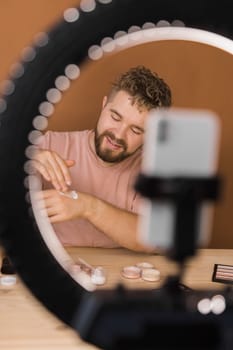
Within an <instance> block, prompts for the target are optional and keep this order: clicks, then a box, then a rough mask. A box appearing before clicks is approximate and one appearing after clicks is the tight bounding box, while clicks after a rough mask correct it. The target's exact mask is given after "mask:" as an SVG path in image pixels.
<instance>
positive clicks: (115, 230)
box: [85, 196, 151, 252]
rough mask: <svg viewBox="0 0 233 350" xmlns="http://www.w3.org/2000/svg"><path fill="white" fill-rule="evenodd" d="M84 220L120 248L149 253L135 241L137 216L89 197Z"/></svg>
mask: <svg viewBox="0 0 233 350" xmlns="http://www.w3.org/2000/svg"><path fill="white" fill-rule="evenodd" d="M88 201H89V204H88V206H87V208H88V209H87V211H86V215H85V217H86V219H87V220H88V221H90V222H91V223H92V224H93V225H94V226H95V227H96V228H97V229H99V230H100V231H102V232H104V233H105V234H106V235H108V236H109V237H110V238H111V239H112V240H114V241H115V242H117V243H118V244H119V245H120V246H122V247H125V248H128V249H132V250H135V251H145V252H146V251H147V252H149V251H151V249H148V248H146V247H144V246H143V245H141V244H140V243H139V242H138V241H137V225H138V215H137V214H134V213H131V212H128V211H126V210H123V209H120V208H117V207H115V206H113V205H111V204H109V203H107V202H105V201H103V200H100V199H98V198H96V197H92V196H90V197H89V198H88Z"/></svg>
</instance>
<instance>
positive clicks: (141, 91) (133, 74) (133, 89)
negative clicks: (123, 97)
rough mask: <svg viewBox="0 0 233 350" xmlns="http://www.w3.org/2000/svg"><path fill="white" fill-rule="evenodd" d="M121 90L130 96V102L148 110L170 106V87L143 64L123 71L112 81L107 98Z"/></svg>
mask: <svg viewBox="0 0 233 350" xmlns="http://www.w3.org/2000/svg"><path fill="white" fill-rule="evenodd" d="M120 90H123V91H126V92H127V93H128V94H129V95H130V96H132V98H133V99H132V104H134V103H136V104H137V105H138V106H139V107H145V108H147V109H148V110H150V109H152V108H157V107H169V106H171V103H172V102H171V100H172V98H171V89H170V87H169V86H168V85H167V84H166V83H165V81H164V80H163V79H161V78H160V77H159V76H158V74H157V73H155V72H152V71H151V70H150V69H148V68H146V67H144V66H137V67H134V68H131V69H129V70H128V71H127V72H125V73H123V74H122V75H121V76H120V77H119V78H118V79H117V80H116V81H115V82H113V83H112V90H111V92H110V94H109V98H111V97H112V95H114V94H115V93H116V92H118V91H120Z"/></svg>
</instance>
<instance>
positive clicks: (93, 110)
mask: <svg viewBox="0 0 233 350" xmlns="http://www.w3.org/2000/svg"><path fill="white" fill-rule="evenodd" d="M5 3H7V4H3V2H1V3H0V37H1V45H2V47H1V52H2V53H1V58H0V62H1V65H0V80H2V79H5V78H6V76H7V71H8V69H9V67H10V65H11V64H12V63H14V62H15V61H16V60H17V59H18V57H19V55H20V52H21V50H22V48H23V47H25V46H27V45H28V44H29V43H30V42H31V41H32V39H33V37H34V35H35V34H36V33H37V32H39V31H43V30H45V29H46V28H48V27H49V26H50V25H51V24H52V23H55V21H56V19H57V18H58V17H60V16H61V15H62V12H63V10H64V9H65V8H67V7H70V6H75V5H76V4H77V3H78V1H71V0H63V1H62V0H40V1H31V0H28V1H26V0H20V1H18V0H11V1H10V0H8V1H7V2H5ZM137 64H145V65H146V66H148V67H150V68H152V69H153V70H155V71H157V72H158V73H159V75H160V76H162V77H163V78H164V79H165V80H166V81H167V82H168V83H169V85H170V86H171V88H172V91H173V102H174V106H179V107H191V108H207V109H211V110H213V111H215V112H216V113H217V114H218V115H219V117H220V119H221V121H222V139H221V145H220V162H219V172H220V174H221V175H222V176H223V178H224V181H225V184H224V194H223V198H222V200H221V201H220V202H219V203H218V204H217V206H216V213H215V218H214V228H213V234H212V238H211V243H210V246H211V247H216V248H230V247H231V248H233V223H232V221H231V215H232V209H233V181H232V180H233V165H232V157H231V149H232V146H233V119H232V111H233V98H232V91H233V86H232V85H233V79H232V78H233V57H232V56H231V55H229V54H227V53H224V52H223V51H221V50H218V49H215V48H212V47H209V46H207V45H202V44H196V43H192V42H184V41H177V42H174V41H162V42H154V43H150V44H144V45H140V46H137V47H134V48H131V49H127V50H125V51H122V52H118V53H115V54H114V55H107V56H105V57H104V58H103V59H101V60H100V61H98V62H95V63H88V62H86V63H85V64H84V65H83V66H82V67H81V75H80V78H79V79H78V80H77V81H75V82H74V83H73V84H72V87H71V88H70V89H69V90H68V91H67V92H65V93H64V97H63V99H62V101H61V102H60V103H59V104H58V105H57V107H56V110H55V113H54V115H53V116H52V117H51V119H50V123H49V128H50V129H54V130H75V129H84V128H90V127H93V126H94V125H95V123H96V120H97V118H98V115H99V111H100V108H101V103H102V98H103V96H104V94H106V93H107V91H108V88H109V84H110V83H111V81H112V80H113V79H114V77H115V76H116V75H117V74H118V73H119V72H121V71H124V70H125V69H127V68H129V67H131V66H134V65H137ZM197 142H198V140H197Z"/></svg>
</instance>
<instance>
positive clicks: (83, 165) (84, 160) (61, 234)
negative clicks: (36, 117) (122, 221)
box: [39, 130, 141, 248]
mask: <svg viewBox="0 0 233 350" xmlns="http://www.w3.org/2000/svg"><path fill="white" fill-rule="evenodd" d="M92 132H93V131H92V130H85V131H72V132H53V131H48V132H46V134H45V135H44V136H43V137H42V139H41V142H40V144H39V147H40V148H42V149H50V150H53V151H56V152H57V153H58V154H59V155H60V156H61V157H62V158H63V159H70V160H75V165H74V166H73V167H71V168H69V170H70V174H71V178H72V185H71V189H75V190H77V191H80V192H85V193H88V194H92V195H94V196H96V197H98V198H100V199H103V200H104V201H106V202H109V203H111V204H113V205H115V206H117V207H119V208H122V209H125V210H128V211H132V212H138V208H139V201H140V196H139V195H138V194H136V192H135V190H134V188H133V184H134V181H135V177H136V175H137V174H138V172H139V170H140V164H141V150H138V151H137V152H136V153H135V154H134V155H132V156H131V157H128V158H127V159H125V160H123V161H122V162H120V163H117V164H114V165H112V166H104V165H103V163H101V162H100V160H99V159H98V157H97V156H96V154H95V153H94V152H93V151H92V149H91V147H90V142H89V137H90V134H91V133H92ZM47 187H48V186H47V185H46V188H47ZM51 187H52V186H51ZM112 224H113V225H117V222H113V223H112ZM53 226H54V230H55V232H56V234H57V236H58V238H59V239H60V240H61V242H62V243H63V244H64V245H74V246H89V247H108V248H113V247H118V244H117V243H116V242H114V241H113V240H112V239H111V238H109V237H108V236H107V235H106V234H104V233H103V232H101V231H99V230H97V229H96V228H95V227H94V226H93V225H92V224H91V223H90V222H89V221H86V220H84V219H75V220H70V221H66V222H62V223H56V224H54V225H53Z"/></svg>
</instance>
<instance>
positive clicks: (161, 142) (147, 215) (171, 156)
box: [138, 108, 220, 250]
mask: <svg viewBox="0 0 233 350" xmlns="http://www.w3.org/2000/svg"><path fill="white" fill-rule="evenodd" d="M219 140H220V122H219V118H218V116H217V115H216V114H214V113H213V112H211V111H208V110H194V109H179V108H171V109H161V110H152V111H151V112H150V114H149V116H148V118H147V121H146V125H145V140H144V148H143V159H142V167H141V172H142V174H144V175H146V176H159V177H162V178H164V179H166V178H169V177H186V178H187V177H192V178H193V177H207V178H208V177H210V176H214V175H216V171H217V164H218V149H219ZM200 205H201V208H200V215H199V222H198V232H197V246H206V245H207V244H208V240H209V236H210V231H211V224H212V214H213V213H212V212H213V205H212V204H211V203H210V202H204V203H202V204H200ZM175 215H176V206H175V203H174V202H173V201H172V200H156V199H153V200H151V199H147V198H143V200H142V204H141V211H140V217H139V225H138V240H139V242H141V243H142V244H144V245H146V246H149V247H154V248H159V249H162V250H169V249H171V248H172V247H173V243H174V234H175V232H174V229H175V219H176V216H175ZM187 234H188V232H187Z"/></svg>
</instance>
